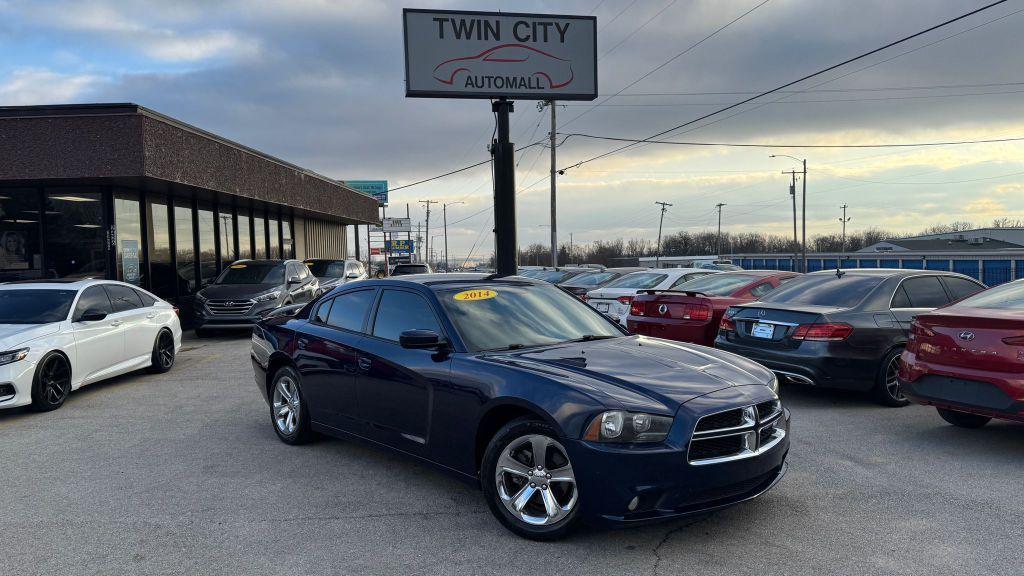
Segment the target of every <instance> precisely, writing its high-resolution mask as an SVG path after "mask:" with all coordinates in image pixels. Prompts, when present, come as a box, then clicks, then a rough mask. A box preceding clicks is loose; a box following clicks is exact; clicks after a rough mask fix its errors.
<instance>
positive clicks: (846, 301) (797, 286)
mask: <svg viewBox="0 0 1024 576" xmlns="http://www.w3.org/2000/svg"><path fill="white" fill-rule="evenodd" d="M883 280H885V278H884V277H883V276H859V275H854V274H848V273H847V274H843V275H842V276H838V275H836V274H834V273H829V274H810V275H807V276H801V277H799V278H794V279H793V280H791V281H790V282H787V283H786V284H783V285H782V287H780V288H778V289H777V290H774V291H772V292H769V293H768V294H766V295H765V296H764V297H763V298H761V301H762V302H772V303H777V304H808V305H811V306H835V307H838V308H852V307H854V306H856V305H857V304H860V302H861V300H863V299H864V297H865V296H867V295H868V293H869V292H871V291H872V290H873V289H874V288H875V287H876V286H878V285H879V284H881V283H882V281H883Z"/></svg>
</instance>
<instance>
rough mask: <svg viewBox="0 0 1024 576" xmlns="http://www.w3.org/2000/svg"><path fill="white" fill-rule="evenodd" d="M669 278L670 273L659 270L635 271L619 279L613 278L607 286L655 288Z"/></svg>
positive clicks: (640, 288)
mask: <svg viewBox="0 0 1024 576" xmlns="http://www.w3.org/2000/svg"><path fill="white" fill-rule="evenodd" d="M666 278H668V274H659V273H657V272H634V273H632V274H626V275H625V276H623V277H622V278H619V279H618V280H612V281H611V282H609V283H608V284H606V285H605V288H636V289H639V290H645V289H648V288H654V287H655V286H657V285H658V284H661V283H662V282H664V281H665V279H666Z"/></svg>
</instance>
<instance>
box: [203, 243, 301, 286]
mask: <svg viewBox="0 0 1024 576" xmlns="http://www.w3.org/2000/svg"><path fill="white" fill-rule="evenodd" d="M257 244H259V242H257ZM284 268H285V267H284V264H272V263H266V262H258V263H257V262H239V263H237V264H232V265H231V266H228V268H227V270H224V272H223V273H222V274H221V275H220V278H218V279H217V282H216V283H217V284H284Z"/></svg>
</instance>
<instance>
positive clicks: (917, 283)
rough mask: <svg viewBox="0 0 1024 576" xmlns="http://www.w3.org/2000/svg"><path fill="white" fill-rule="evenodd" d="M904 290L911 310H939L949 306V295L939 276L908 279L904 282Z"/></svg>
mask: <svg viewBox="0 0 1024 576" xmlns="http://www.w3.org/2000/svg"><path fill="white" fill-rule="evenodd" d="M903 289H904V290H905V291H906V293H907V297H908V298H909V300H910V307H911V308H938V307H939V306H945V305H946V304H949V295H948V294H946V289H945V288H943V287H942V282H940V281H939V277H938V276H920V277H917V278H907V279H906V280H904V281H903ZM894 307H895V306H894Z"/></svg>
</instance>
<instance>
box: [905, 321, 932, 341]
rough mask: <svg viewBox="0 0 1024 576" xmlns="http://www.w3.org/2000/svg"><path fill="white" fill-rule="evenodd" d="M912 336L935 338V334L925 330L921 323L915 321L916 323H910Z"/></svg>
mask: <svg viewBox="0 0 1024 576" xmlns="http://www.w3.org/2000/svg"><path fill="white" fill-rule="evenodd" d="M910 335H911V336H927V337H932V336H935V332H932V331H931V330H929V329H928V328H925V327H924V326H922V325H921V324H920V323H919V322H917V321H916V320H915V321H913V322H911V323H910Z"/></svg>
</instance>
